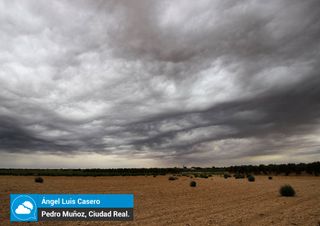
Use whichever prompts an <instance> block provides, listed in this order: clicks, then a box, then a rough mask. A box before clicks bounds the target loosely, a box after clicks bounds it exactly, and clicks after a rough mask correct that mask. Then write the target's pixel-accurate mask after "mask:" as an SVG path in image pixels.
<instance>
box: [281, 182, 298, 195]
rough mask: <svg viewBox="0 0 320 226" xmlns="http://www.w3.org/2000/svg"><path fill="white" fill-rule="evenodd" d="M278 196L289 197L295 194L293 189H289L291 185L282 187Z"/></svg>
mask: <svg viewBox="0 0 320 226" xmlns="http://www.w3.org/2000/svg"><path fill="white" fill-rule="evenodd" d="M279 192H280V195H281V196H286V197H290V196H294V195H295V194H296V192H295V190H294V189H293V187H291V185H288V184H287V185H283V186H282V187H281V188H280V190H279Z"/></svg>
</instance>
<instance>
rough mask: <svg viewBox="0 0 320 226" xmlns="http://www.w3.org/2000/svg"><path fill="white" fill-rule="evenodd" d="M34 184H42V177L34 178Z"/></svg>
mask: <svg viewBox="0 0 320 226" xmlns="http://www.w3.org/2000/svg"><path fill="white" fill-rule="evenodd" d="M34 182H36V183H43V178H42V177H36V178H34Z"/></svg>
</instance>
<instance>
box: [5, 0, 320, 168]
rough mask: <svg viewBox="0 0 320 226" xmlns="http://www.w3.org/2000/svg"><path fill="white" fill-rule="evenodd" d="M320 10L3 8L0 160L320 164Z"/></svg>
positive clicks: (109, 4)
mask: <svg viewBox="0 0 320 226" xmlns="http://www.w3.org/2000/svg"><path fill="white" fill-rule="evenodd" d="M319 15H320V2H319V1H318V0H308V1H300V0H293V1H292V0H280V1H279V0H272V1H267V2H265V1H254V0H252V1H231V0H227V1H212V0H210V1H205V0H202V1H194V2H190V1H182V0H181V1H157V2H155V1H147V0H146V1H142V0H141V1H138V0H136V1H71V0H70V1H52V2H50V4H48V2H44V1H31V0H27V1H2V2H0V155H2V156H3V157H5V156H8V155H10V154H12V155H15V156H29V157H30V156H33V155H35V154H37V155H38V154H40V155H43V156H45V155H48V156H52V155H53V156H56V157H59V156H60V157H63V156H69V157H70V156H74V158H75V159H77V158H78V157H79V156H81V155H90V153H92V155H101V156H113V158H114V159H117V158H119V159H130V160H131V161H135V160H136V163H137V162H139V161H140V162H141V163H142V165H143V162H144V161H146V160H147V161H152V162H153V163H154V164H158V166H167V165H177V164H187V165H208V164H217V165H223V164H233V163H259V162H264V163H272V162H287V161H289V160H293V161H314V160H320V151H319V148H320V138H319V137H320V126H319V123H320V88H319V87H320V75H319V69H318V65H320V42H319V40H320V16H319ZM8 159H11V160H9V162H8ZM13 159H14V158H7V157H6V158H3V162H1V160H0V164H1V165H4V164H5V165H6V166H10V164H12V166H19V164H17V163H16V162H14V160H13ZM4 161H6V162H4ZM91 161H92V160H91ZM124 162H125V161H122V162H121V163H119V167H126V165H125V163H124ZM20 165H21V166H23V165H22V164H20ZM130 165H136V164H131V163H130ZM35 166H37V165H35ZM39 166H40V165H39ZM41 166H42V165H41ZM112 166H113V167H114V165H112ZM63 167H68V164H64V165H63ZM86 167H90V166H88V165H86ZM92 167H95V165H94V161H92ZM105 167H108V164H107V163H106V166H105Z"/></svg>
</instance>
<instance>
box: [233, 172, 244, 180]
mask: <svg viewBox="0 0 320 226" xmlns="http://www.w3.org/2000/svg"><path fill="white" fill-rule="evenodd" d="M234 178H236V179H243V178H244V175H243V174H239V173H237V174H235V175H234Z"/></svg>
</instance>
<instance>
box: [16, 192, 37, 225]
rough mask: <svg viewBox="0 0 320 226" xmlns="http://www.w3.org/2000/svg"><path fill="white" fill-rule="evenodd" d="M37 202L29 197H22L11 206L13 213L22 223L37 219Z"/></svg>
mask: <svg viewBox="0 0 320 226" xmlns="http://www.w3.org/2000/svg"><path fill="white" fill-rule="evenodd" d="M36 210H37V205H36V202H35V201H34V200H33V199H32V198H31V197H30V196H28V195H20V196H18V197H17V198H15V199H14V200H13V202H12V204H11V213H12V214H13V216H14V217H15V218H16V219H18V220H20V221H30V220H36V219H37V216H36V214H37V211H36Z"/></svg>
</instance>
